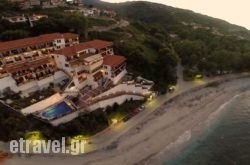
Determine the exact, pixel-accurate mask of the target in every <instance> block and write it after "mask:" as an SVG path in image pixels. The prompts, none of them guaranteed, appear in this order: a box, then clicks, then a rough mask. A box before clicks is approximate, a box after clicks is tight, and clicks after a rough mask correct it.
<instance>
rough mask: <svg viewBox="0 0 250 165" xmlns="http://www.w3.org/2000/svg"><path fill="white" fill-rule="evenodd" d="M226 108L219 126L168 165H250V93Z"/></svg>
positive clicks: (211, 128)
mask: <svg viewBox="0 0 250 165" xmlns="http://www.w3.org/2000/svg"><path fill="white" fill-rule="evenodd" d="M224 108H225V109H224V110H223V114H222V116H221V117H220V120H219V121H218V122H217V123H216V124H214V125H213V126H212V127H210V128H209V129H208V130H207V131H206V133H204V134H203V135H202V136H201V137H199V138H197V139H196V140H195V141H194V142H192V143H191V144H190V145H188V146H187V147H186V149H184V150H183V151H182V152H181V153H180V154H179V155H178V156H177V157H176V158H174V159H173V160H171V161H168V162H165V163H164V165H250V92H245V93H243V94H242V95H240V96H239V97H237V98H235V99H233V100H232V101H231V102H230V103H229V104H227V105H226V106H224Z"/></svg>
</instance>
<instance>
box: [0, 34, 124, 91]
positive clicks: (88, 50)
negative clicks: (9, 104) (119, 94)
mask: <svg viewBox="0 0 250 165" xmlns="http://www.w3.org/2000/svg"><path fill="white" fill-rule="evenodd" d="M125 74H126V63H125V58H124V57H123V56H117V55H114V52H113V43H112V42H107V41H102V40H93V41H88V42H84V43H79V40H78V35H76V34H72V33H63V34H60V33H53V34H45V35H41V36H38V37H31V38H25V39H20V40H14V41H7V42H0V84H1V85H0V91H3V90H4V89H5V88H7V87H10V88H11V89H12V90H13V91H15V92H19V91H22V92H24V93H30V92H33V91H36V90H40V89H42V88H44V87H48V86H49V84H50V83H60V81H62V80H64V79H70V80H71V84H70V85H69V86H68V88H66V90H70V89H71V90H72V89H74V90H77V91H79V90H80V89H82V88H83V87H85V86H91V87H92V88H93V89H94V88H97V87H98V86H102V85H105V83H108V82H112V83H113V84H117V83H118V82H119V80H120V79H121V78H122V77H123V76H124V75H125Z"/></svg>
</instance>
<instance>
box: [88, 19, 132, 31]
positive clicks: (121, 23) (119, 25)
mask: <svg viewBox="0 0 250 165" xmlns="http://www.w3.org/2000/svg"><path fill="white" fill-rule="evenodd" d="M128 25H129V22H128V21H126V20H124V19H121V20H120V21H118V22H116V24H112V25H110V26H94V27H92V28H90V29H88V32H92V31H97V32H104V31H109V30H112V29H115V28H122V27H126V26H128Z"/></svg>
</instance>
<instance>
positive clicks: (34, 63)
mask: <svg viewBox="0 0 250 165" xmlns="http://www.w3.org/2000/svg"><path fill="white" fill-rule="evenodd" d="M47 63H49V59H48V58H42V59H39V60H35V61H30V62H29V63H28V66H29V67H33V68H35V67H38V66H41V65H43V64H47Z"/></svg>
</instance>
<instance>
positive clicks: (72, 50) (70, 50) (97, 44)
mask: <svg viewBox="0 0 250 165" xmlns="http://www.w3.org/2000/svg"><path fill="white" fill-rule="evenodd" d="M67 35H68V36H69V34H67ZM71 35H72V34H71ZM72 36H73V35H72ZM112 45H113V43H112V42H108V41H103V40H93V41H88V42H83V43H80V44H77V45H73V46H70V47H65V48H63V49H60V50H57V51H55V53H56V54H62V55H64V56H66V57H70V56H74V55H76V53H77V52H79V51H82V50H85V49H88V48H96V49H101V48H105V47H107V46H112Z"/></svg>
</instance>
